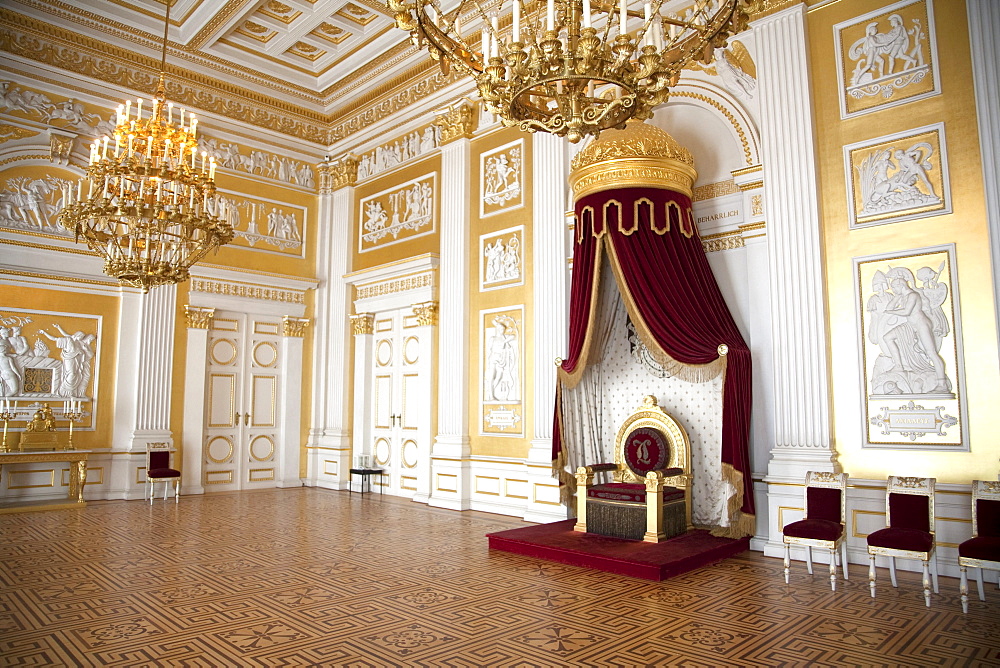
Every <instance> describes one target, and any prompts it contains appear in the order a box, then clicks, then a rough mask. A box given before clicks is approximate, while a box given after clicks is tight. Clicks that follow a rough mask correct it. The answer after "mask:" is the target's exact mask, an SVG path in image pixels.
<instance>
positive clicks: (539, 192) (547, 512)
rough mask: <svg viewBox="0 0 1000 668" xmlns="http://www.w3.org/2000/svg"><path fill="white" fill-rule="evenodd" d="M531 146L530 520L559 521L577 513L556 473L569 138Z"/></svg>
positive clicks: (540, 139)
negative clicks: (569, 505)
mask: <svg viewBox="0 0 1000 668" xmlns="http://www.w3.org/2000/svg"><path fill="white" fill-rule="evenodd" d="M531 144H532V154H533V165H534V179H533V182H532V192H533V195H532V197H533V202H534V210H533V211H532V220H533V224H532V228H531V239H532V267H531V271H532V285H533V286H534V290H533V294H532V299H533V300H534V308H533V312H532V326H533V337H534V340H533V345H534V350H535V358H534V364H533V366H534V373H532V374H531V375H532V377H533V380H534V388H533V390H534V407H533V413H534V424H533V434H532V439H531V448H530V449H529V450H528V461H527V466H528V485H529V487H530V489H531V492H530V495H531V496H530V498H529V499H528V502H527V505H526V506H525V510H524V519H526V520H528V521H531V522H554V521H557V520H561V519H566V518H567V517H569V516H571V515H572V514H573V513H572V511H571V510H570V509H569V508H567V507H566V506H564V505H562V504H561V503H560V502H559V481H558V480H556V479H555V478H553V477H552V420H553V411H554V408H555V397H556V366H555V359H556V358H557V357H561V356H562V355H565V354H566V348H567V345H568V344H567V341H566V339H567V336H568V327H569V325H568V304H567V291H566V283H567V275H566V274H567V267H566V247H565V243H566V202H567V201H568V197H567V189H568V188H569V155H568V151H567V150H566V142H565V140H563V139H562V138H561V137H557V136H555V135H552V134H549V133H546V132H536V133H535V134H533V135H531Z"/></svg>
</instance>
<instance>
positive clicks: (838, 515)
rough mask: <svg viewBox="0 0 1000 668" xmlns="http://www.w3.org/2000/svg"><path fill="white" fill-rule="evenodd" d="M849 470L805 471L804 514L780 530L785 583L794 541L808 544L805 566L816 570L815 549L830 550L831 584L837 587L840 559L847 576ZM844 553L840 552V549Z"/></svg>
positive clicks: (833, 587)
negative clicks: (783, 546) (831, 471)
mask: <svg viewBox="0 0 1000 668" xmlns="http://www.w3.org/2000/svg"><path fill="white" fill-rule="evenodd" d="M846 496H847V474H846V473H828V472H824V471H809V473H807V474H806V489H805V517H804V518H803V519H801V520H799V521H798V522H792V523H791V524H786V525H785V527H784V528H783V529H782V530H781V533H782V540H783V542H784V543H785V584H788V572H789V570H790V569H789V552H790V548H791V546H792V545H801V546H803V547H805V548H806V569H807V570H808V571H809V575H812V574H813V565H812V549H813V548H814V547H821V548H824V549H827V550H830V588H831V589H832V590H833V591H837V561H838V560H839V561H840V563H841V564H842V565H843V570H844V579H845V580H847V579H848V578H847V541H846V540H845V538H846V532H845V527H846V525H847V520H846V517H847V515H846ZM838 548H839V549H840V551H841V554H840V555H838V554H837V549H838Z"/></svg>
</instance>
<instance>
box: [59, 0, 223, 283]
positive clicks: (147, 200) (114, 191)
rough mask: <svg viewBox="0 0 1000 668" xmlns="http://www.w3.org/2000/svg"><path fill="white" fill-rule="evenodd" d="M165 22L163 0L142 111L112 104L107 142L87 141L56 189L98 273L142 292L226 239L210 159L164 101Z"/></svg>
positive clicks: (184, 117)
mask: <svg viewBox="0 0 1000 668" xmlns="http://www.w3.org/2000/svg"><path fill="white" fill-rule="evenodd" d="M169 25H170V1H169V0H168V2H167V13H166V20H165V22H164V28H163V55H162V60H161V62H160V80H159V83H158V85H157V88H156V92H155V98H154V99H153V100H151V101H150V105H148V106H147V109H148V110H149V111H148V116H146V115H144V113H146V112H145V111H144V110H143V100H142V99H141V98H140V99H138V100H136V104H135V106H134V108H133V105H132V101H131V100H128V101H127V102H126V103H125V104H123V105H120V106H119V107H118V116H117V122H116V127H115V131H114V143H113V147H112V146H111V145H110V144H111V139H110V138H109V137H106V136H105V137H102V138H100V139H98V140H96V141H94V143H93V144H91V146H90V161H89V164H88V166H87V170H86V171H87V175H86V177H85V178H83V179H80V181H79V182H78V183H77V184H75V185H70V186H67V187H66V188H65V189H64V191H63V202H64V203H65V207H64V209H63V210H62V212H61V213H60V215H59V221H60V223H62V225H63V226H64V227H66V228H67V229H69V230H72V231H73V232H74V233H75V235H76V239H77V241H79V240H80V238H81V237H82V238H83V240H84V241H85V242H86V243H87V246H88V247H90V249H91V250H93V251H96V252H97V253H99V254H100V255H101V256H102V257H103V258H104V272H105V273H106V274H108V275H109V276H112V277H114V278H117V279H118V280H119V281H121V282H122V283H125V284H127V285H131V286H134V287H137V288H141V289H142V291H143V292H148V291H149V288H151V287H154V286H157V285H165V284H170V283H180V282H183V281H185V280H187V279H188V277H189V274H188V269H189V268H190V267H191V266H192V265H193V264H195V263H196V262H198V261H199V260H201V259H202V258H203V257H204V256H205V255H206V254H207V253H208V252H209V251H212V250H215V249H218V248H219V246H222V245H224V244H227V243H229V242H230V241H232V240H233V228H232V226H231V225H230V224H229V223H228V222H226V221H225V220H224V219H222V218H220V217H219V215H218V214H220V213H224V212H220V211H218V209H217V202H216V199H215V160H214V158H213V159H210V158H208V156H207V154H206V153H205V152H202V153H201V154H200V156H199V154H198V141H197V139H196V136H197V131H198V120H197V119H196V118H195V116H194V114H190V113H186V112H185V110H184V109H180V108H178V109H177V110H175V109H174V105H173V104H172V103H167V101H166V87H165V83H164V81H165V77H166V63H167V29H168V27H169ZM175 116H176V117H177V119H176V121H177V123H176V124H175V122H174V121H175V119H174V117H175ZM199 158H200V159H199Z"/></svg>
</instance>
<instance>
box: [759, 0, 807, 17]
mask: <svg viewBox="0 0 1000 668" xmlns="http://www.w3.org/2000/svg"><path fill="white" fill-rule="evenodd" d="M801 3H802V0H750V3H749V5H748V6H747V16H749V17H750V20H751V21H756V20H758V19H762V18H764V17H765V16H768V15H769V14H774V13H776V12H780V11H781V10H782V9H786V8H788V7H792V6H794V5H798V4H801Z"/></svg>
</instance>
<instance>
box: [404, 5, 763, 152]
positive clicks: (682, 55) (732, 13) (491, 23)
mask: <svg viewBox="0 0 1000 668" xmlns="http://www.w3.org/2000/svg"><path fill="white" fill-rule="evenodd" d="M387 3H388V7H389V10H390V11H391V12H392V13H393V17H394V18H395V20H396V25H397V26H398V27H399V28H402V29H403V30H407V31H409V33H410V35H411V39H412V40H413V42H414V43H415V44H416V45H417V46H419V47H423V46H426V47H427V49H428V51H429V52H430V54H431V57H432V58H434V59H435V60H438V61H440V62H441V66H442V68H444V69H445V71H447V69H448V68H449V67H450V66H451V65H454V66H456V67H458V68H459V69H460V70H461V71H463V72H465V73H466V74H468V75H469V76H471V77H473V78H474V79H475V81H476V86H477V87H478V89H479V94H480V96H481V97H482V98H483V101H484V102H485V103H486V105H487V107H488V108H489V109H490V111H492V112H493V113H495V114H497V115H498V116H499V117H500V118H501V120H502V121H503V123H504V124H505V125H508V126H517V127H519V128H520V129H522V130H526V131H528V132H536V131H541V132H551V133H553V134H556V135H560V136H565V137H566V138H567V139H569V140H570V141H572V142H577V141H579V140H580V139H581V138H583V137H584V136H586V135H598V134H600V132H601V130H606V129H608V128H621V127H624V125H625V122H626V121H628V120H629V119H632V118H635V119H640V120H641V119H646V118H649V117H650V116H651V115H652V110H653V108H654V107H655V106H656V105H658V104H661V103H663V102H665V101H666V100H667V97H668V95H669V92H670V86H671V85H673V84H675V83H676V81H677V77H678V76H679V74H680V71H681V69H682V68H683V67H684V66H685V65H686V64H688V63H690V62H691V61H693V60H700V61H701V62H703V63H705V64H706V65H707V64H709V63H710V62H711V61H712V58H713V56H714V51H715V49H716V48H719V47H724V46H725V45H726V41H727V40H728V38H729V36H730V35H733V34H735V33H738V32H740V31H741V30H744V29H745V28H746V26H747V14H746V11H745V4H746V0H694V2H690V1H687V0H652V1H650V2H643V1H642V0H631V1H630V0H617V3H615V1H614V0H612V2H609V3H607V4H605V3H604V2H602V0H528V1H524V0H509V1H508V0H457V2H456V1H455V0H452V1H449V0H443V1H442V0H387Z"/></svg>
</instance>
